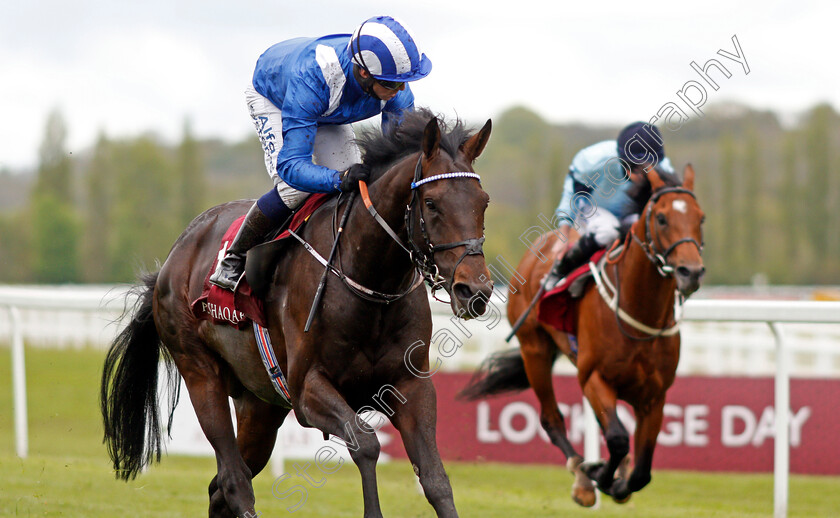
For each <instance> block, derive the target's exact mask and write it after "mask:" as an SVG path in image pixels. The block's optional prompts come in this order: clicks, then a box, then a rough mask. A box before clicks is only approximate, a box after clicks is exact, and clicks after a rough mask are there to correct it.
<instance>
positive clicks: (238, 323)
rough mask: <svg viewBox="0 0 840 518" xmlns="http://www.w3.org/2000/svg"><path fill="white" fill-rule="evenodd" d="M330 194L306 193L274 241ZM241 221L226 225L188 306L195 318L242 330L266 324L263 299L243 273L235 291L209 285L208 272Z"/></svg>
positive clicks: (298, 225) (294, 227)
mask: <svg viewBox="0 0 840 518" xmlns="http://www.w3.org/2000/svg"><path fill="white" fill-rule="evenodd" d="M331 196H332V194H327V193H318V194H313V195H311V196H309V197H308V198H307V199H306V201H305V202H304V204H303V205H301V207H300V208H299V209H298V210H297V211H296V212H295V214H294V216H293V217H292V221H291V223H289V227H288V229H286V230H284V231H283V232H282V233H281V234H280V235H278V236H277V237H276V238H275V240H281V239H286V238H288V237H290V236H291V234H290V233H289V229H291V230H293V231H294V232H298V231H299V230H300V229H301V227H303V225H304V223H306V221H307V220H308V219H309V216H311V215H312V213H314V212H315V210H317V209H318V207H320V206H321V205H323V204H324V202H325V201H327V200H328V199H329V198H330V197H331ZM243 221H245V216H244V215H243V216H241V217H239V218H238V219H236V220H235V221H234V222H233V223H231V225H230V227H228V229H227V231H226V232H225V235H224V237H222V242H221V243H220V244H219V245H220V246H219V253H218V254H217V255H216V259H214V260H213V264H211V265H210V270H209V271H208V272H207V275H206V276H205V277H204V288H203V290H202V292H201V296H200V297H198V298H197V299H196V300H195V301H193V303H192V304H191V305H190V307H191V309H192V312H193V314H194V315H195V316H196V317H198V318H199V319H202V320H211V321H212V322H213V323H214V324H219V325H229V326H233V327H236V328H239V329H242V328H244V327H245V326H247V325H249V322H251V321H253V322H256V323H257V324H259V325H260V326H263V327H265V326H266V325H267V323H266V320H265V313H264V310H263V302H262V300H261V299H260V298H259V297H256V296H255V295H254V293H253V290H252V289H251V286H250V285H249V284H248V279H246V278H245V276H244V275H243V276H242V279H241V280H240V281H239V284H238V285H237V287H236V293H233V292H230V291H228V290H225V289H222V288H220V287H218V286H215V285H213V284H210V275H212V274H213V272H214V271H216V263H218V262H219V261H220V260H221V258H223V257H224V254H225V251H226V249H227V246H228V244H229V243H230V242H232V241H233V239H234V238H235V237H236V233H237V232H238V231H239V227H240V226H242V222H243Z"/></svg>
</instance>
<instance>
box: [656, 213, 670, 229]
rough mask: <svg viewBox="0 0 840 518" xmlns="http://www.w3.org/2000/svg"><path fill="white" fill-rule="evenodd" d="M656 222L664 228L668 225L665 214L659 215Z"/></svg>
mask: <svg viewBox="0 0 840 518" xmlns="http://www.w3.org/2000/svg"><path fill="white" fill-rule="evenodd" d="M656 222H657V223H659V224H660V225H662V226H663V227H664V226H665V225H667V224H668V220H667V219H666V218H665V214H657V215H656Z"/></svg>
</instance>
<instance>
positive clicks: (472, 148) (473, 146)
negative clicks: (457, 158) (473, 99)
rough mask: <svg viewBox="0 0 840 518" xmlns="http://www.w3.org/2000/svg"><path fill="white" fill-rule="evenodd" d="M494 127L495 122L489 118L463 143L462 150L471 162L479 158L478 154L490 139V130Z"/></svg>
mask: <svg viewBox="0 0 840 518" xmlns="http://www.w3.org/2000/svg"><path fill="white" fill-rule="evenodd" d="M492 127H493V124H492V123H491V122H490V119H487V122H486V123H485V124H484V127H483V128H481V130H479V132H478V133H476V134H475V135H473V136H472V137H470V138H469V139H467V141H466V142H464V143H463V144H462V145H461V151H462V152H463V153H464V155H465V156H466V157H467V159H468V160H469V161H470V162H473V161H475V159H476V158H478V155H480V154H481V152H482V151H484V146H486V145H487V141H488V140H490V130H491V129H492Z"/></svg>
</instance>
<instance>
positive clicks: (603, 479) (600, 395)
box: [583, 371, 630, 495]
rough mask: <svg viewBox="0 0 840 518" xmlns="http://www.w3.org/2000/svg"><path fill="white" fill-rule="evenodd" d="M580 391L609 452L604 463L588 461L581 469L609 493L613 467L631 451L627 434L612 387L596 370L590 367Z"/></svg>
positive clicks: (616, 466) (599, 487)
mask: <svg viewBox="0 0 840 518" xmlns="http://www.w3.org/2000/svg"><path fill="white" fill-rule="evenodd" d="M583 393H584V394H585V395H586V399H588V400H589V403H590V404H591V405H592V409H593V410H594V411H595V416H596V417H597V418H598V423H599V424H600V425H601V431H603V433H604V438H605V439H606V440H607V448H608V449H609V452H610V458H609V460H608V461H607V462H606V464H603V463H599V464H597V465H589V466H587V467H584V471H585V472H586V474H587V475H589V478H591V479H592V480H594V481H595V482H596V483H597V484H598V489H599V490H601V491H602V492H604V493H606V494H608V495H612V489H611V488H612V485H613V480H614V474H615V470H616V469H617V468H618V466H619V464H621V461H622V460H624V457H626V456H627V454H628V453H629V452H630V434H629V433H627V429H626V428H624V425H623V424H621V421H620V420H619V419H618V413H617V412H616V392H615V389H614V388H613V387H611V386H610V385H609V384H608V383H606V382H605V381H604V380H603V379H602V378H601V375H600V374H599V373H598V371H592V373H591V374H590V375H589V377H588V378H587V380H586V383H585V384H584V386H583Z"/></svg>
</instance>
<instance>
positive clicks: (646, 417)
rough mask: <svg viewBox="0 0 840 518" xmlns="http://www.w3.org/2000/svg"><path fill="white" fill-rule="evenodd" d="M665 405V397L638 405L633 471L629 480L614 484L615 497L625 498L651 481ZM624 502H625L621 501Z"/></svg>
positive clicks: (636, 410)
mask: <svg viewBox="0 0 840 518" xmlns="http://www.w3.org/2000/svg"><path fill="white" fill-rule="evenodd" d="M664 407H665V397H664V394H663V397H662V398H661V399H659V400H657V401H654V402H653V403H651V404H649V405H647V406H646V407H637V408H635V409H634V411H635V413H636V436H635V451H634V452H633V453H634V457H635V459H634V464H635V466H634V467H633V472H632V473H631V474H630V478H629V479H627V480H617V481H616V483H615V484H614V485H613V489H614V493H613V498H614V499H616V500H619V501H620V500H624V501H626V498H628V497H629V496H630V494H632V493H634V492H636V491H639V490H640V489H642V488H643V487H645V486H646V485H648V483H649V482H650V479H651V475H650V468H651V466H652V465H653V450H654V448H655V447H656V437H657V436H658V435H659V430H660V429H661V428H662V411H663V409H664ZM620 503H623V502H620Z"/></svg>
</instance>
